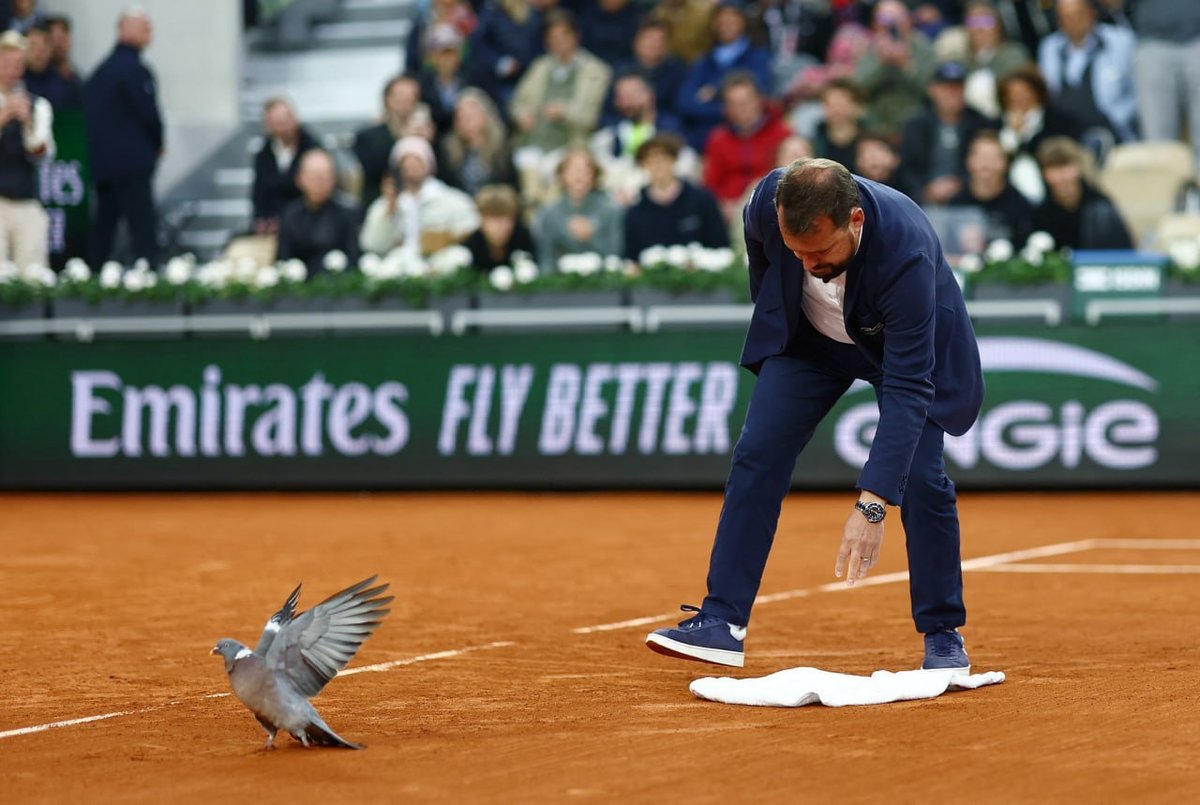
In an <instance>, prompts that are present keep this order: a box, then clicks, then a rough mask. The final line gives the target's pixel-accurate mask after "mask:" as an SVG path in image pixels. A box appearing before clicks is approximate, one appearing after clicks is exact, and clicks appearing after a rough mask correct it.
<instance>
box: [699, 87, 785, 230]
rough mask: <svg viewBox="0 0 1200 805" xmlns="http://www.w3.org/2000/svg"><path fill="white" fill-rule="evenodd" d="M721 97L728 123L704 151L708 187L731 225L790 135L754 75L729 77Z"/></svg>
mask: <svg viewBox="0 0 1200 805" xmlns="http://www.w3.org/2000/svg"><path fill="white" fill-rule="evenodd" d="M721 96H722V99H723V101H724V110H725V120H726V122H725V123H724V124H723V125H721V126H719V127H717V128H716V129H715V130H714V131H713V133H712V136H710V137H709V139H708V147H707V148H705V149H704V186H705V187H707V188H708V189H709V190H711V191H712V193H713V195H714V196H716V197H717V201H718V202H719V203H720V204H721V212H722V214H723V215H724V216H725V220H726V221H728V220H729V219H730V218H731V217H732V216H733V215H735V214H736V213H737V212H738V210H737V209H735V208H736V206H737V202H738V199H740V198H741V197H742V193H743V192H745V190H746V187H747V186H748V185H749V184H750V183H751V182H756V181H758V179H759V178H761V177H762V176H763V174H765V173H766V172H767V171H769V170H770V169H771V167H772V165H773V164H774V158H775V151H776V149H777V148H778V147H779V144H780V143H781V142H783V140H784V139H785V138H786V137H787V136H788V135H789V134H791V133H792V132H791V129H789V128H788V127H787V124H786V123H784V122H783V118H782V117H781V116H780V114H779V109H778V108H777V107H776V106H775V105H774V103H772V102H771V101H769V100H767V99H765V98H764V97H763V95H762V92H761V91H760V90H759V88H758V85H757V83H756V79H755V77H754V76H753V75H752V74H751V73H748V72H743V71H738V72H735V73H731V74H730V75H729V76H727V77H726V78H725V84H724V86H723V87H722V90H721Z"/></svg>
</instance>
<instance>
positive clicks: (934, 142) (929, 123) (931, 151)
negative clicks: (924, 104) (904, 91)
mask: <svg viewBox="0 0 1200 805" xmlns="http://www.w3.org/2000/svg"><path fill="white" fill-rule="evenodd" d="M966 77H967V70H966V68H965V67H963V66H962V65H961V64H957V63H955V62H946V63H945V64H941V65H938V68H937V72H936V73H934V77H933V81H932V83H930V85H929V99H930V101H931V102H932V103H931V105H930V106H929V107H928V108H926V109H923V110H921V111H920V112H917V113H916V114H915V115H913V116H912V117H911V118H909V119H908V122H907V123H905V124H904V134H903V136H902V137H901V139H900V166H901V167H900V169H901V171H902V172H903V174H904V178H903V180H902V181H903V182H904V184H905V186H906V187H911V188H913V189H914V190H915V191H916V192H918V193H919V194H920V195H919V197H917V198H916V199H915V200H916V201H918V202H919V203H921V204H946V203H947V202H949V201H950V199H951V198H953V197H954V196H956V195H958V193H959V191H960V190H962V187H963V177H964V176H965V175H966V153H967V145H968V144H969V143H970V142H971V139H972V138H973V137H974V136H975V135H976V133H978V132H980V131H983V130H984V129H988V128H993V127H994V125H995V124H994V123H992V121H990V120H988V119H987V118H985V117H984V116H983V115H981V114H979V113H978V112H976V111H975V110H974V109H968V108H967V106H966V102H965V100H964V98H963V81H964V80H965V79H966Z"/></svg>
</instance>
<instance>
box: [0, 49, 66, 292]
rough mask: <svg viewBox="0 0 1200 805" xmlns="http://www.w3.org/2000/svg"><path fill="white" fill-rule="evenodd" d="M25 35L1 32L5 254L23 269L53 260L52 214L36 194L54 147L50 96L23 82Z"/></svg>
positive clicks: (0, 203) (0, 249)
mask: <svg viewBox="0 0 1200 805" xmlns="http://www.w3.org/2000/svg"><path fill="white" fill-rule="evenodd" d="M24 72H25V37H23V36H21V35H20V34H19V33H17V32H16V31H13V30H10V31H6V32H5V33H4V34H3V35H0V260H11V261H12V262H13V263H16V265H17V268H19V269H20V270H21V271H22V272H23V273H24V272H27V271H28V270H29V269H30V268H31V267H32V266H49V265H50V247H49V231H50V228H49V219H48V218H47V216H46V211H45V210H44V209H43V208H42V203H41V202H40V201H38V198H37V164H38V162H39V161H40V160H41V159H42V158H44V157H46V156H47V155H50V154H53V153H54V134H53V126H54V112H53V110H52V108H51V106H50V102H49V101H47V100H46V99H45V98H39V97H38V96H37V95H31V94H30V93H29V92H27V91H26V90H25V88H24V87H23V86H22V85H21V76H22V75H23V74H24Z"/></svg>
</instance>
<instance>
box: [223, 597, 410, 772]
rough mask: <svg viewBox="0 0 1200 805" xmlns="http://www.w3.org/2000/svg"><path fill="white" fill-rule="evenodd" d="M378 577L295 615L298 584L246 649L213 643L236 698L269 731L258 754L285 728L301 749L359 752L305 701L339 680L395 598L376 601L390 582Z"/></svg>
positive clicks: (235, 643)
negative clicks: (250, 646)
mask: <svg viewBox="0 0 1200 805" xmlns="http://www.w3.org/2000/svg"><path fill="white" fill-rule="evenodd" d="M376 578H377V577H376V576H372V577H371V578H369V579H364V580H363V581H360V582H359V583H358V584H355V585H354V586H352V587H347V588H346V589H344V590H342V591H341V592H338V593H334V594H333V595H331V596H329V597H328V598H326V599H325V600H324V601H322V602H321V603H319V604H317V605H316V606H315V607H313V608H312V609H310V610H308V611H307V612H302V613H300V614H299V615H297V614H296V604H297V603H298V602H299V600H300V586H299V585H297V587H296V589H295V590H292V594H291V595H289V596H288V598H287V601H285V602H284V604H283V606H282V607H281V608H280V610H279V611H278V612H276V613H275V614H274V615H272V616H271V619H270V620H268V621H267V625H266V628H264V629H263V633H262V637H260V638H259V639H258V645H257V646H255V647H254V650H253V651H251V650H250V649H249V648H248V647H247V646H244V645H242V644H241V643H239V642H238V641H236V640H231V639H229V638H225V639H223V640H219V641H217V645H216V646H215V647H214V648H213V650H212V653H213V654H220V655H221V657H223V658H224V660H225V672H226V673H227V674H229V683H230V685H231V686H232V687H233V694H234V695H235V696H237V697H238V699H239V700H240V701H241V703H242V704H244V705H246V707H247V708H248V709H249V710H250V712H252V713H254V717H255V718H256V719H258V723H259V724H261V725H262V727H263V729H265V730H266V731H267V743H266V745H265V746H264V747H263V749H273V748H274V746H275V735H276V734H277V733H278V732H279V731H280V730H283V731H284V732H288V733H291V735H292V737H293V738H295V739H296V740H298V741H300V743H302V744H304V745H305V746H336V747H343V748H346V749H362V748H363V747H362V746H360V745H359V744H355V743H351V742H350V741H347V740H345V739H343V738H341V737H340V736H338V734H337V733H335V732H334V731H333V730H331V729H330V728H329V725H328V724H326V723H325V722H324V721H323V720H322V719H321V716H320V715H319V714H318V713H317V711H316V709H315V708H314V707H313V706H312V705H311V704H309V701H308V700H309V699H310V698H312V697H313V696H316V695H317V694H318V693H320V692H321V689H322V688H323V687H325V685H326V684H327V683H328V682H329V680H331V679H333V678H334V677H335V676H337V673H338V671H340V670H341V669H343V668H345V667H346V663H348V662H350V660H351V659H353V657H354V655H355V654H356V653H358V649H359V647H360V646H361V645H362V644H363V641H365V640H366V639H367V638H368V637H370V636H371V633H372V632H374V631H375V629H376V628H378V627H379V623H380V621H381V620H382V619H383V616H384V615H386V614H387V613H388V612H389V611H390V610H388V609H384V607H385V606H386V605H387V604H388V603H389V602H391V600H392V598H393V596H390V595H389V596H382V597H381V596H380V593H383V592H385V591H386V590H387V588H388V585H387V584H380V585H379V586H377V587H372V586H371V585H372V584H373V583H374V582H375V579H376Z"/></svg>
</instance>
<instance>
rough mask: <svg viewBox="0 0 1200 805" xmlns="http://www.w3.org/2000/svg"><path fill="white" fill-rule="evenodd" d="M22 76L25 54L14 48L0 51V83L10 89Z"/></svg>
mask: <svg viewBox="0 0 1200 805" xmlns="http://www.w3.org/2000/svg"><path fill="white" fill-rule="evenodd" d="M24 74H25V54H24V53H22V52H21V51H19V50H17V49H15V48H13V49H6V50H0V83H3V84H4V86H6V87H11V86H12V85H13V84H15V83H16V82H18V81H20V80H21V76H23V75H24Z"/></svg>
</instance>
